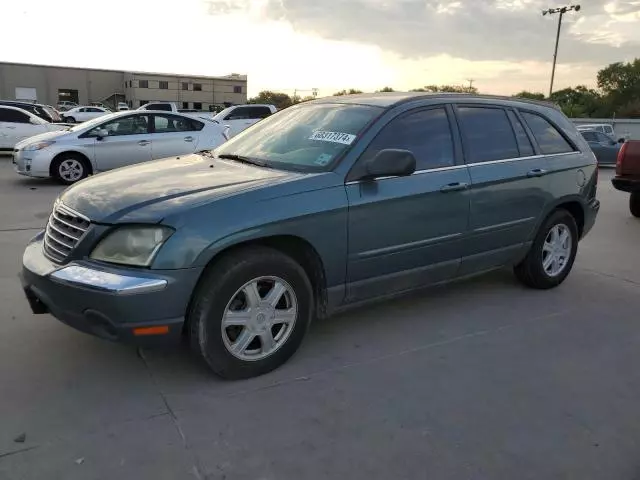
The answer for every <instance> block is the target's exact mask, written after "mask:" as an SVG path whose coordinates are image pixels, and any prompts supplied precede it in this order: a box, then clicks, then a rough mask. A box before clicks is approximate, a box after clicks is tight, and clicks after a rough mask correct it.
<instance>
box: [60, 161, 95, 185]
mask: <svg viewBox="0 0 640 480" xmlns="http://www.w3.org/2000/svg"><path fill="white" fill-rule="evenodd" d="M51 170H52V173H53V175H54V176H55V178H56V179H58V180H59V181H60V182H62V183H64V184H66V185H71V184H72V183H75V182H77V181H79V180H82V179H83V178H85V177H86V176H87V175H89V171H88V169H87V166H86V163H85V162H84V160H83V159H82V158H80V157H79V156H77V155H68V156H62V157H58V158H56V159H55V160H54V162H53V165H52V166H51Z"/></svg>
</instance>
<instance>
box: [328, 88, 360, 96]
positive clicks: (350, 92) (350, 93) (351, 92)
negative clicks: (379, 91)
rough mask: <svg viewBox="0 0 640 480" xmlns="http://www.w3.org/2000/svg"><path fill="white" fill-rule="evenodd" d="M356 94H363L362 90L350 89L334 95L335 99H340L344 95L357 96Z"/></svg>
mask: <svg viewBox="0 0 640 480" xmlns="http://www.w3.org/2000/svg"><path fill="white" fill-rule="evenodd" d="M356 93H362V90H356V89H355V88H350V89H349V90H340V91H339V92H336V93H334V94H333V96H334V97H340V96H342V95H355V94H356Z"/></svg>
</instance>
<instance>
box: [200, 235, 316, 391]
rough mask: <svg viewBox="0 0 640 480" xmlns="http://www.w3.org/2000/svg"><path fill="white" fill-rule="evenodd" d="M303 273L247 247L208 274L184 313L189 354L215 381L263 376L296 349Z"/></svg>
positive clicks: (305, 315) (306, 288)
mask: <svg viewBox="0 0 640 480" xmlns="http://www.w3.org/2000/svg"><path fill="white" fill-rule="evenodd" d="M312 306H313V292H312V288H311V283H310V282H309V279H308V277H307V275H306V273H305V271H304V269H303V268H302V267H301V266H300V265H299V264H298V263H297V262H296V261H295V260H293V259H292V258H291V257H289V256H287V255H285V254H283V253H281V252H279V251H277V250H273V249H271V248H265V247H251V248H246V249H242V250H239V251H237V252H236V253H234V254H230V255H227V256H225V257H223V259H222V260H220V261H219V262H218V263H217V264H215V265H214V266H213V267H212V268H210V269H209V271H208V272H207V273H205V276H204V277H203V279H202V280H201V282H200V284H199V286H198V289H197V291H196V293H195V295H194V299H193V303H192V307H191V309H190V312H189V318H188V322H189V332H190V337H191V346H192V348H193V350H194V351H195V352H196V353H197V354H199V355H200V356H202V358H204V360H205V362H206V363H207V364H208V365H209V367H210V368H211V369H212V370H213V371H214V372H215V373H216V374H218V375H220V376H221V377H224V378H227V379H233V380H235V379H240V378H248V377H254V376H257V375H262V374H264V373H267V372H269V371H271V370H273V369H275V368H277V367H279V366H280V365H282V364H283V363H284V362H286V361H287V360H288V359H289V358H290V357H291V356H292V355H293V354H294V353H295V351H296V350H297V349H298V347H299V346H300V344H301V343H302V339H303V337H304V335H305V333H306V332H307V329H308V327H309V323H310V321H311V318H312V314H313V310H312V308H313V307H312Z"/></svg>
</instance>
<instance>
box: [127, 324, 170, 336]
mask: <svg viewBox="0 0 640 480" xmlns="http://www.w3.org/2000/svg"><path fill="white" fill-rule="evenodd" d="M167 333H169V327H168V326H167V325H161V326H158V327H141V328H134V329H133V334H134V335H136V336H143V335H166V334H167Z"/></svg>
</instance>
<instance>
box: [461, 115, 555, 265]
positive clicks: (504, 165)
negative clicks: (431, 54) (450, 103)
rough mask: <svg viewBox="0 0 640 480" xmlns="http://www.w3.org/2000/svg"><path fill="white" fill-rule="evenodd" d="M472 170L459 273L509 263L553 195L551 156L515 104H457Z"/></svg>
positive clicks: (470, 170) (468, 161)
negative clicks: (541, 151) (541, 150)
mask: <svg viewBox="0 0 640 480" xmlns="http://www.w3.org/2000/svg"><path fill="white" fill-rule="evenodd" d="M456 117H457V119H458V124H459V126H460V132H461V136H462V143H463V145H464V152H465V159H466V162H467V165H468V167H469V174H470V176H471V189H470V198H471V214H470V225H469V235H468V237H467V240H466V242H465V248H464V252H463V258H462V263H461V267H460V274H461V275H467V274H472V273H476V272H480V271H483V270H488V269H491V268H494V267H497V266H501V265H505V264H507V263H508V262H509V261H511V260H512V259H513V258H514V257H515V256H517V254H518V253H519V252H521V250H522V247H523V243H524V242H525V241H526V240H527V239H528V237H529V235H530V233H531V232H532V230H533V229H534V227H535V225H536V222H537V220H538V218H539V216H540V214H541V212H542V211H543V210H544V206H545V204H546V202H547V201H548V192H547V190H548V189H547V179H546V178H545V176H544V175H545V173H546V169H547V167H546V162H545V159H544V158H543V157H541V156H540V155H536V154H535V151H534V146H533V145H532V143H531V141H530V139H529V136H528V134H527V132H526V130H525V128H524V126H523V124H522V122H521V120H520V119H519V118H518V116H517V114H516V112H514V111H513V110H512V109H510V108H505V107H501V106H493V105H486V104H470V105H462V104H461V105H458V106H457V107H456Z"/></svg>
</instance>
